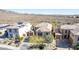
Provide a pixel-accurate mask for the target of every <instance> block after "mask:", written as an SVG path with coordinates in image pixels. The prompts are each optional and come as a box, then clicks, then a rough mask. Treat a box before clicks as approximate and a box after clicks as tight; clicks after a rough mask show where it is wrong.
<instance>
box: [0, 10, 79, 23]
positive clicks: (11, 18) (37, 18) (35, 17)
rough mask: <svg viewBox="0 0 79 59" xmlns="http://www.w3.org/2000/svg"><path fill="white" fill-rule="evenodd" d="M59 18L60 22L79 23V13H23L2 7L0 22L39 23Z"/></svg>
mask: <svg viewBox="0 0 79 59" xmlns="http://www.w3.org/2000/svg"><path fill="white" fill-rule="evenodd" d="M52 20H57V21H58V23H61V24H64V23H78V22H79V15H40V14H27V13H25V14H21V13H16V12H13V11H7V10H3V9H0V23H10V24H12V23H15V22H19V21H22V22H23V21H24V22H31V23H32V24H37V23H39V22H50V23H51V22H52Z"/></svg>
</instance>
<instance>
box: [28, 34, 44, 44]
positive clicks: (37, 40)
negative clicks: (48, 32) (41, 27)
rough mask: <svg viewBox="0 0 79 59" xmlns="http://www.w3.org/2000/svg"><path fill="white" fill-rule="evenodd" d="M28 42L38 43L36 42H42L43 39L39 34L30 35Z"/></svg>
mask: <svg viewBox="0 0 79 59" xmlns="http://www.w3.org/2000/svg"><path fill="white" fill-rule="evenodd" d="M29 42H30V43H38V44H42V43H43V42H44V39H43V38H42V37H39V36H35V35H34V36H32V37H30V41H29Z"/></svg>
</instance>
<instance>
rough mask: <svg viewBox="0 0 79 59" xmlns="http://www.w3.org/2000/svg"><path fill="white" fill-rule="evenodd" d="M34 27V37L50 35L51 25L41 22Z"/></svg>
mask: <svg viewBox="0 0 79 59" xmlns="http://www.w3.org/2000/svg"><path fill="white" fill-rule="evenodd" d="M35 27H36V35H39V36H45V35H50V34H51V31H52V24H50V23H47V22H43V23H40V24H38V25H36V26H35Z"/></svg>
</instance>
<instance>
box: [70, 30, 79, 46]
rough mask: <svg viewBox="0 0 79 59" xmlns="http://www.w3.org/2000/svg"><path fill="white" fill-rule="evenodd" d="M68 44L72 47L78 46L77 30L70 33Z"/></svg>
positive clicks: (78, 33) (78, 36) (78, 31)
mask: <svg viewBox="0 0 79 59" xmlns="http://www.w3.org/2000/svg"><path fill="white" fill-rule="evenodd" d="M69 40H70V43H71V44H72V46H75V45H77V44H79V28H78V29H75V30H71V31H70V38H69Z"/></svg>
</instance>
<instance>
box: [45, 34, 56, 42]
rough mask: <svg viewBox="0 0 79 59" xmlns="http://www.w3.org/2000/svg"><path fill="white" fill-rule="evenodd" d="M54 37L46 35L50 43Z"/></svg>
mask: <svg viewBox="0 0 79 59" xmlns="http://www.w3.org/2000/svg"><path fill="white" fill-rule="evenodd" d="M54 39H55V38H54V36H53V35H46V40H47V43H51V42H52V41H53V40H54Z"/></svg>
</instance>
